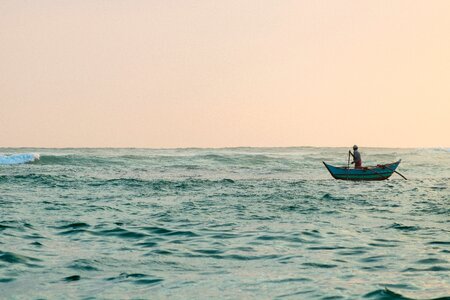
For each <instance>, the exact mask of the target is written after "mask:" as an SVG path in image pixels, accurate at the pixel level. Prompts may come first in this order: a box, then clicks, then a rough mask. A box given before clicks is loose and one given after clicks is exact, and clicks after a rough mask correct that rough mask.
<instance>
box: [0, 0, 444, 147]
mask: <svg viewBox="0 0 450 300" xmlns="http://www.w3.org/2000/svg"><path fill="white" fill-rule="evenodd" d="M449 132H450V1H447V0H443V1H439V0H432V1H425V0H421V1H415V0H404V1H402V0H397V1H391V0H389V1H387V0H380V1H360V0H352V1H349V0H342V1H319V0H318V1H312V0H311V1H301V0H295V1H290V0H283V1H278V0H273V1H268V0H227V1H214V0H196V1H191V0H179V1H174V0H161V1H151V0H149V1H132V0H131V1H125V0H108V1H106V0H105V1H100V0H89V1H88V0H80V1H71V0H70V1H69V0H58V1H57V0H54V1H49V0H41V1H30V0H28V1H24V0H2V1H0V147H149V148H174V147H238V146H254V147H261V146H262V147H284V146H349V147H350V146H352V145H353V144H358V145H359V146H360V147H449V146H450V133H449Z"/></svg>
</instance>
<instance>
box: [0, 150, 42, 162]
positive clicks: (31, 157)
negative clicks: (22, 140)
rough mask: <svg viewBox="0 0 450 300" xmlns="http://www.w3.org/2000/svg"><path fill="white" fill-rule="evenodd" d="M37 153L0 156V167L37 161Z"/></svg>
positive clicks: (38, 156)
mask: <svg viewBox="0 0 450 300" xmlns="http://www.w3.org/2000/svg"><path fill="white" fill-rule="evenodd" d="M39 158H40V155H39V154H38V153H22V154H12V155H0V165H18V164H25V163H30V162H33V161H36V160H39Z"/></svg>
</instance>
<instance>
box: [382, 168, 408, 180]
mask: <svg viewBox="0 0 450 300" xmlns="http://www.w3.org/2000/svg"><path fill="white" fill-rule="evenodd" d="M383 167H384V168H386V169H389V170H391V171H392V172H394V173H397V174H398V175H400V176H402V177H403V179H405V180H408V179H406V177H405V176H403V175H402V174H400V173H399V172H397V171H395V170H393V169H391V168H389V167H386V166H383Z"/></svg>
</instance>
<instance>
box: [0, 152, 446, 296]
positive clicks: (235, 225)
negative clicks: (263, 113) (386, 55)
mask: <svg viewBox="0 0 450 300" xmlns="http://www.w3.org/2000/svg"><path fill="white" fill-rule="evenodd" d="M348 150H349V149H347V148H316V147H299V148H225V149H194V148H193V149H12V148H1V149H0V153H1V154H4V155H6V154H21V156H16V157H15V161H14V162H12V161H11V159H8V158H5V157H3V158H2V157H0V298H1V299H450V298H449V297H450V193H449V180H450V150H449V149H447V148H438V149H384V148H361V154H362V158H363V162H364V165H371V164H374V165H375V164H381V163H389V162H394V161H396V160H398V159H402V162H401V164H400V166H399V168H398V169H397V171H399V172H400V173H402V174H403V175H404V176H406V177H407V178H408V180H404V179H403V178H401V177H400V176H398V175H397V174H393V176H392V177H391V178H390V179H389V180H386V181H376V182H351V181H338V180H334V179H333V178H332V177H331V175H330V174H329V173H328V171H327V170H326V169H325V167H324V166H323V164H322V161H326V162H329V163H331V164H333V165H338V166H339V165H345V164H346V163H347V153H348ZM24 162H27V163H24Z"/></svg>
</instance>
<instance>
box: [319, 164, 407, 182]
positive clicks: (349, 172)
mask: <svg viewBox="0 0 450 300" xmlns="http://www.w3.org/2000/svg"><path fill="white" fill-rule="evenodd" d="M400 162H401V160H399V161H397V162H394V163H390V164H384V165H376V166H373V167H364V168H361V169H353V168H347V167H335V166H332V165H329V164H327V163H326V162H323V164H324V165H325V167H326V168H327V170H328V171H329V172H330V174H331V176H333V178H335V179H340V180H385V179H388V178H389V177H391V175H392V173H394V171H395V169H397V167H398V165H399V164H400Z"/></svg>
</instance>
